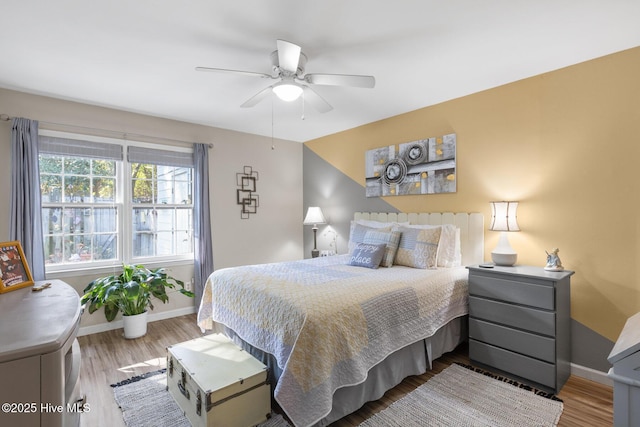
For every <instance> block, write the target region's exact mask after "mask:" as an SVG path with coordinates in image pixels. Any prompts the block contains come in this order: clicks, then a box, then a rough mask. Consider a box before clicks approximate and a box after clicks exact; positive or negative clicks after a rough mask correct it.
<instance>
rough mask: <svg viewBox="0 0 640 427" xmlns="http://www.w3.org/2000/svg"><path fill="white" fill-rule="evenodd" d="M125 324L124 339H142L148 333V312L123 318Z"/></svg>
mask: <svg viewBox="0 0 640 427" xmlns="http://www.w3.org/2000/svg"><path fill="white" fill-rule="evenodd" d="M122 321H123V323H124V337H125V338H126V339H134V338H140V337H141V336H144V335H145V334H146V333H147V312H146V311H145V312H144V313H142V314H134V315H133V316H122Z"/></svg>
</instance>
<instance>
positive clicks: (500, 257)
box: [489, 202, 520, 266]
mask: <svg viewBox="0 0 640 427" xmlns="http://www.w3.org/2000/svg"><path fill="white" fill-rule="evenodd" d="M490 203H491V226H490V227H489V230H492V231H499V232H500V238H499V240H498V246H496V247H495V249H494V250H493V251H492V252H491V260H492V261H493V263H494V264H495V265H503V266H512V265H514V264H515V263H516V260H517V259H518V254H517V253H516V251H515V250H513V248H512V247H511V245H510V244H509V239H508V237H507V233H508V232H510V231H520V228H519V227H518V221H517V216H516V211H517V210H518V202H490Z"/></svg>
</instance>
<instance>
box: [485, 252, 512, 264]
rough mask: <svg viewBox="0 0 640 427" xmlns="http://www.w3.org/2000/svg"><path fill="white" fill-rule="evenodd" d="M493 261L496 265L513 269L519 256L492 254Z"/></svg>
mask: <svg viewBox="0 0 640 427" xmlns="http://www.w3.org/2000/svg"><path fill="white" fill-rule="evenodd" d="M491 260H492V261H493V263H494V264H495V265H502V266H505V267H511V266H513V265H514V264H515V263H516V261H517V260H518V254H503V253H497V252H491Z"/></svg>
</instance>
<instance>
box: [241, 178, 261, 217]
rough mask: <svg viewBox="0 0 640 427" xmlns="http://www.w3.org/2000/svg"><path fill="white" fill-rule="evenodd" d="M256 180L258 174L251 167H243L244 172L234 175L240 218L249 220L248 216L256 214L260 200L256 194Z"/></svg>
mask: <svg viewBox="0 0 640 427" xmlns="http://www.w3.org/2000/svg"><path fill="white" fill-rule="evenodd" d="M257 180H258V172H257V171H254V170H253V168H252V167H251V166H245V167H244V171H243V172H240V173H237V174H236V184H237V185H238V187H240V188H239V189H238V190H236V198H237V202H238V204H239V205H241V206H242V210H241V211H240V218H242V219H249V215H250V214H255V213H257V212H258V206H259V205H260V198H259V197H258V195H257V194H256V181H257Z"/></svg>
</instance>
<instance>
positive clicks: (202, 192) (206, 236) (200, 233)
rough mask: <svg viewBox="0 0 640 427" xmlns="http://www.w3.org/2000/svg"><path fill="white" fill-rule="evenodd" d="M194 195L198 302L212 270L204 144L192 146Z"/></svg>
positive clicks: (207, 160)
mask: <svg viewBox="0 0 640 427" xmlns="http://www.w3.org/2000/svg"><path fill="white" fill-rule="evenodd" d="M193 161H194V165H193V168H194V175H195V176H194V187H195V188H194V197H193V235H194V245H195V250H194V252H195V254H194V266H193V271H194V280H195V285H194V288H195V289H194V291H195V294H196V296H195V301H196V303H197V304H200V300H201V299H202V293H203V291H204V284H205V282H206V281H207V278H208V277H209V275H210V274H211V273H212V272H213V243H212V237H211V214H210V203H209V147H208V146H207V145H205V144H195V145H194V146H193Z"/></svg>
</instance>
